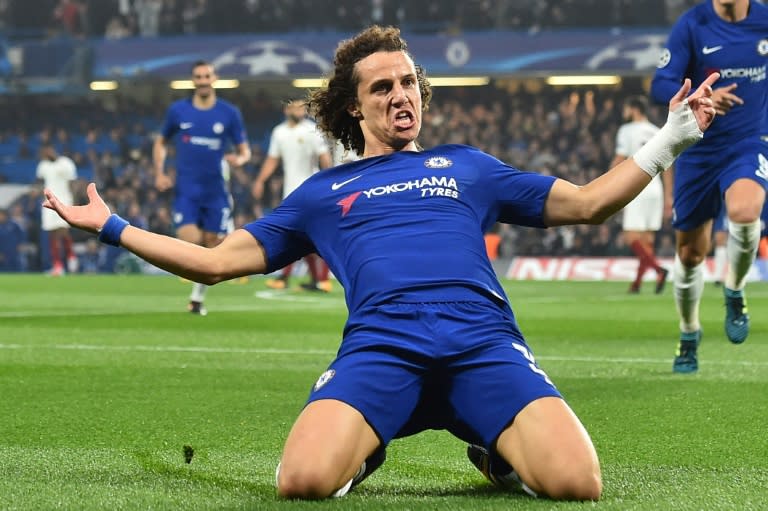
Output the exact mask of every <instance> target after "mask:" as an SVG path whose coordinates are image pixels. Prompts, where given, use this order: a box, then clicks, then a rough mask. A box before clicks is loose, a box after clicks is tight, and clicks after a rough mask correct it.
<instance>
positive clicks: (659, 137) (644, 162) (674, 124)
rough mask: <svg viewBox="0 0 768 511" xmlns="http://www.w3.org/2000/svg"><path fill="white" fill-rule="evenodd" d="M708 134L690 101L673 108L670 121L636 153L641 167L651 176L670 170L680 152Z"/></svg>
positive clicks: (636, 161)
mask: <svg viewBox="0 0 768 511" xmlns="http://www.w3.org/2000/svg"><path fill="white" fill-rule="evenodd" d="M703 136H704V133H703V132H702V131H701V129H699V124H698V122H696V116H695V115H693V110H691V107H690V105H689V104H688V100H687V99H686V100H685V101H683V102H682V104H681V105H680V106H678V107H677V108H676V109H675V110H674V111H670V112H669V115H668V116H667V122H666V123H665V124H664V126H662V127H661V129H660V130H659V131H658V132H657V133H656V134H655V135H654V136H653V137H651V139H650V140H649V141H648V142H646V143H645V145H643V147H641V148H640V149H638V150H637V152H636V153H635V154H634V155H633V156H632V158H633V159H634V160H635V163H637V166H638V167H640V168H641V169H643V171H645V172H646V173H647V174H648V175H649V176H651V177H656V175H657V174H659V173H661V172H664V171H665V170H666V169H668V168H669V167H670V166H671V165H672V163H673V162H674V161H675V158H677V157H678V155H679V154H680V153H682V152H683V151H684V150H686V149H687V148H688V147H690V146H692V145H693V144H695V143H696V142H698V141H699V140H701V138H702V137H703Z"/></svg>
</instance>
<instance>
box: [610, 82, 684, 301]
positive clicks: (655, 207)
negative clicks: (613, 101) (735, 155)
mask: <svg viewBox="0 0 768 511" xmlns="http://www.w3.org/2000/svg"><path fill="white" fill-rule="evenodd" d="M623 116H624V120H625V121H627V122H626V123H625V124H622V125H621V127H620V128H619V131H618V132H617V133H616V155H615V156H614V158H613V162H612V163H611V167H615V166H616V165H618V164H619V163H621V162H622V161H624V160H626V159H627V158H629V157H630V156H632V155H633V154H635V152H636V151H637V150H638V149H640V148H641V147H642V146H643V144H645V143H646V142H647V141H648V140H650V139H651V137H652V136H653V135H654V134H656V132H658V131H659V128H658V127H657V126H656V125H655V124H653V123H652V122H650V121H649V120H648V101H647V100H646V99H645V98H644V97H642V96H632V97H630V98H627V100H626V101H625V102H624V110H623ZM661 176H663V179H664V184H662V177H661ZM661 176H659V175H657V176H656V177H655V178H653V180H652V181H651V182H650V183H649V184H648V186H646V187H645V189H644V190H643V191H642V192H640V194H639V195H638V196H637V197H635V198H634V199H633V200H632V202H630V203H629V204H627V205H626V206H625V207H624V216H623V219H622V229H623V230H624V241H625V243H626V244H627V246H628V247H629V248H630V249H631V250H632V252H634V254H635V255H636V256H637V258H638V261H639V263H638V266H637V274H636V275H635V280H634V281H633V282H632V284H631V285H630V287H629V292H630V293H633V294H634V293H639V292H640V286H641V284H642V279H643V275H644V274H645V272H646V271H647V270H649V269H651V268H653V269H654V270H656V293H657V294H660V293H661V292H662V291H664V286H665V284H666V282H667V275H668V274H669V271H668V270H667V269H665V268H664V267H662V266H661V265H660V264H659V262H658V260H657V259H656V255H655V254H654V244H655V241H656V232H657V231H658V230H659V229H661V225H662V222H663V220H664V215H665V214H666V215H669V214H670V213H671V211H672V201H671V194H672V182H671V181H672V174H671V173H670V172H663V173H662V174H661ZM665 191H666V192H667V193H666V194H665Z"/></svg>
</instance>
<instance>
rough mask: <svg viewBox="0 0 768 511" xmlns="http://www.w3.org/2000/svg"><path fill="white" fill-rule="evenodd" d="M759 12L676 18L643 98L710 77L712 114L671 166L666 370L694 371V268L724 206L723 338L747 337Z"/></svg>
mask: <svg viewBox="0 0 768 511" xmlns="http://www.w3.org/2000/svg"><path fill="white" fill-rule="evenodd" d="M766 27H768V7H766V6H765V5H763V4H761V3H759V2H756V1H754V0H706V1H705V2H702V3H700V4H698V5H696V6H695V7H693V8H691V9H689V10H688V11H686V12H685V13H683V14H682V15H681V16H680V18H679V19H678V20H677V22H676V23H675V25H674V26H673V28H672V31H671V33H670V35H669V39H668V41H667V46H666V48H665V49H664V51H663V52H662V55H661V58H660V61H659V67H658V69H657V70H656V73H655V75H654V77H653V81H652V83H651V96H652V97H653V99H654V100H655V101H657V102H659V103H666V102H667V101H669V99H670V98H671V97H672V96H673V95H674V93H675V91H676V90H677V89H678V87H679V86H680V83H681V82H682V80H683V78H691V79H692V81H693V83H694V84H698V83H701V82H702V80H703V79H704V78H705V77H706V76H707V75H709V74H710V73H711V72H712V71H719V72H720V75H721V78H720V79H719V80H718V82H717V83H716V84H715V85H714V86H713V88H714V94H713V95H712V100H713V101H714V104H715V108H716V110H717V112H718V114H719V115H718V116H717V118H716V119H715V121H714V123H713V124H712V127H711V128H710V130H709V131H707V133H706V134H705V135H704V139H703V140H702V141H701V142H699V143H698V144H695V145H693V146H691V147H690V148H689V149H687V150H686V151H685V152H684V153H683V154H682V155H681V156H680V157H679V158H678V159H677V161H676V163H675V187H674V221H673V226H674V227H675V230H676V238H677V240H676V245H677V247H676V248H677V250H676V257H675V269H674V281H675V302H676V305H677V310H678V314H679V316H680V331H681V333H680V345H679V349H678V354H677V356H676V357H675V360H674V362H673V370H674V371H675V372H679V373H691V372H695V371H697V370H698V357H697V348H698V346H699V343H700V342H701V335H702V331H701V323H700V321H699V303H700V301H701V295H702V292H703V289H704V275H703V268H702V264H703V262H704V259H705V258H706V256H707V254H708V253H709V245H710V239H711V237H712V235H711V233H712V221H713V219H714V218H716V217H717V215H718V212H719V211H720V208H721V207H722V203H723V199H725V208H726V213H727V216H728V241H727V244H726V252H727V254H728V271H727V274H726V278H725V283H724V284H725V285H724V286H723V293H724V295H725V305H726V317H725V333H726V335H727V337H728V340H730V341H731V342H732V343H734V344H739V343H742V342H744V341H745V340H746V338H747V335H748V334H749V315H748V314H747V304H746V299H745V297H744V286H745V283H746V276H747V273H748V272H749V269H750V268H751V267H752V263H753V261H754V260H755V254H756V253H757V246H758V242H759V240H760V212H761V210H762V208H763V202H764V201H765V190H766V186H768V140H767V139H766V136H768V84H766V73H765V66H766V62H767V61H768V59H767V58H766V57H768V30H766Z"/></svg>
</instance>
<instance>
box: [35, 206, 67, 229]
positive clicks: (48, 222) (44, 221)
mask: <svg viewBox="0 0 768 511" xmlns="http://www.w3.org/2000/svg"><path fill="white" fill-rule="evenodd" d="M40 226H41V227H42V228H43V230H44V231H55V230H56V229H67V228H69V224H68V223H67V222H66V221H65V220H63V219H62V218H61V217H60V216H59V214H58V213H56V212H55V211H53V210H51V209H48V208H42V217H41V225H40Z"/></svg>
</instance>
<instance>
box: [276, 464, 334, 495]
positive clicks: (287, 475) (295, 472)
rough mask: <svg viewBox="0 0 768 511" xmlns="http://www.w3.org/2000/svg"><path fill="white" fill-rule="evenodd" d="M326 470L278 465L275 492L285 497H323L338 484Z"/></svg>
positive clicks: (329, 493)
mask: <svg viewBox="0 0 768 511" xmlns="http://www.w3.org/2000/svg"><path fill="white" fill-rule="evenodd" d="M332 479H333V478H332V477H329V474H328V472H324V471H322V470H318V469H317V468H316V467H312V466H300V467H295V468H292V467H290V466H287V467H284V466H283V467H280V469H279V471H278V474H277V494H278V495H279V496H280V497H282V498H286V499H307V500H310V499H313V500H314V499H324V498H326V497H330V496H331V494H333V492H335V491H336V490H337V489H338V488H337V486H340V485H339V484H338V483H337V482H336V481H334V480H332Z"/></svg>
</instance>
